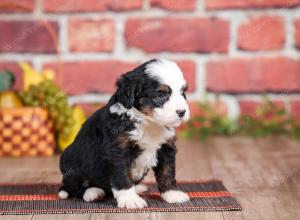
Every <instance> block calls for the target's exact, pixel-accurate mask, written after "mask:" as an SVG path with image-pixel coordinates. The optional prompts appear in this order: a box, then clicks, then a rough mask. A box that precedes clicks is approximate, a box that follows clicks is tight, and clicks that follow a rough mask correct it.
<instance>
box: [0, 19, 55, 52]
mask: <svg viewBox="0 0 300 220" xmlns="http://www.w3.org/2000/svg"><path fill="white" fill-rule="evenodd" d="M48 24H49V27H51V28H52V29H53V33H54V35H55V36H56V37H58V25H57V23H56V22H52V21H51V22H49V23H48ZM0 30H2V31H1V32H0V52H20V53H23V52H33V53H54V52H56V44H55V43H54V41H53V39H52V37H51V34H50V33H49V31H48V29H47V28H46V26H45V24H44V23H43V22H42V21H0Z"/></svg>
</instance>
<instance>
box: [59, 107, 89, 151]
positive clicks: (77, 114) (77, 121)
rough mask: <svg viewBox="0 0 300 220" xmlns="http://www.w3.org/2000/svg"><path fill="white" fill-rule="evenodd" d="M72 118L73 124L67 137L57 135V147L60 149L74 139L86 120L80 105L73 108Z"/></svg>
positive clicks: (64, 147)
mask: <svg viewBox="0 0 300 220" xmlns="http://www.w3.org/2000/svg"><path fill="white" fill-rule="evenodd" d="M73 120H74V125H73V127H72V129H71V132H70V134H69V135H68V137H64V136H63V135H61V134H59V135H58V147H59V149H60V150H61V151H64V150H65V149H66V148H67V147H68V146H69V145H70V144H71V143H72V142H73V141H74V140H75V138H76V135H77V134H78V132H79V130H80V128H81V125H82V124H83V123H84V122H85V121H86V115H85V113H84V111H83V109H82V108H81V107H80V106H75V107H74V108H73Z"/></svg>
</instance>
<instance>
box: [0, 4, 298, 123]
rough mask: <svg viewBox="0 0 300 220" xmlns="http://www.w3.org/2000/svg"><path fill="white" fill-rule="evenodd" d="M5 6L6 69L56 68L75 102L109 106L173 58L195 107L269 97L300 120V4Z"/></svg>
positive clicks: (241, 104)
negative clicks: (121, 86)
mask: <svg viewBox="0 0 300 220" xmlns="http://www.w3.org/2000/svg"><path fill="white" fill-rule="evenodd" d="M12 3H15V4H17V6H18V7H11V6H10V4H12ZM0 7H1V8H2V9H0V53H1V54H0V68H1V67H9V68H11V69H12V70H14V71H15V72H16V73H17V74H18V75H20V74H19V69H18V67H17V65H16V63H17V62H19V61H23V60H25V61H28V62H30V63H32V64H33V65H34V67H35V68H36V69H38V70H41V69H42V68H44V67H51V68H54V69H56V70H57V72H58V76H57V80H58V82H59V83H60V84H61V85H62V86H63V87H64V88H65V90H66V91H67V92H68V93H69V94H70V100H71V102H73V103H84V105H85V106H90V103H103V102H106V101H107V99H108V97H109V95H110V94H111V93H112V92H113V91H114V81H115V79H116V78H117V77H118V76H119V75H120V74H121V73H123V72H125V71H128V70H130V69H131V68H133V67H134V66H136V65H138V64H139V63H140V62H143V61H145V60H147V59H150V58H153V57H165V58H170V59H173V60H175V61H177V62H178V64H179V65H180V66H181V68H182V69H183V71H184V73H185V76H186V78H187V80H188V82H189V84H190V90H189V100H191V101H197V100H200V99H202V98H203V97H204V96H205V94H207V95H208V97H209V98H213V95H214V94H221V96H220V97H221V100H222V102H223V103H224V104H225V105H226V107H227V112H228V114H229V115H230V116H235V115H237V114H238V112H239V111H241V112H251V111H253V108H254V106H257V105H258V104H259V102H260V101H261V94H262V93H266V94H268V96H269V97H270V98H271V99H272V100H274V101H276V102H278V103H280V104H282V105H284V106H285V107H286V108H287V109H288V110H289V111H291V112H292V113H293V114H294V115H296V116H299V117H300V110H299V108H300V94H299V92H300V0H178V1H174V0H128V1H125V0H89V1H84V0H70V1H64V0H19V1H17V0H1V1H0ZM45 20H46V21H48V23H47V24H48V26H50V27H51V30H52V32H51V34H49V33H48V29H47V27H48V26H45V23H44V21H45ZM55 38H57V42H58V46H59V50H60V56H58V55H57V47H56V45H55V44H54V43H53V42H54V41H53V39H55ZM58 57H59V60H60V63H61V64H63V65H60V64H58V62H57V60H58V59H57V58H58ZM170 74H172V73H170ZM21 82H22V79H21V78H20V77H19V78H18V80H17V85H16V86H17V87H20V85H21Z"/></svg>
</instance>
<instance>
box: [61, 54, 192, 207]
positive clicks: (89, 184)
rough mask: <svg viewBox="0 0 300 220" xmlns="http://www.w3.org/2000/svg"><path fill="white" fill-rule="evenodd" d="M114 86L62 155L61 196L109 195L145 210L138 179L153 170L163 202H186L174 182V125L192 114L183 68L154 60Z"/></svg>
mask: <svg viewBox="0 0 300 220" xmlns="http://www.w3.org/2000/svg"><path fill="white" fill-rule="evenodd" d="M116 86H117V90H116V92H115V94H114V95H113V96H112V97H111V98H110V100H109V102H108V104H107V105H106V106H104V107H103V108H101V109H99V110H98V111H96V112H95V113H94V114H93V115H92V116H91V117H90V118H89V119H88V120H87V121H86V122H85V123H84V124H83V126H82V128H81V130H80V132H79V133H78V135H77V137H76V139H75V141H74V142H73V143H72V144H71V145H70V146H69V147H68V148H67V149H66V150H65V151H64V153H63V154H62V156H61V160H60V169H61V172H62V174H63V184H62V187H61V189H60V192H59V197H60V198H62V199H66V198H68V197H77V198H81V199H83V200H84V201H86V202H93V201H97V200H100V199H101V198H103V197H104V195H105V194H106V193H112V194H113V196H114V198H115V199H116V200H117V204H118V207H120V208H143V207H145V206H147V203H146V202H145V200H143V199H142V198H141V197H140V196H139V195H138V194H139V193H141V192H143V191H146V190H147V187H146V186H145V185H142V184H139V183H140V182H141V181H142V179H143V178H144V176H145V175H146V174H147V172H148V171H149V170H150V169H153V170H154V173H155V177H156V181H157V184H158V189H159V191H160V193H161V197H162V199H163V200H165V201H166V202H169V203H177V202H185V201H188V200H189V196H188V195H187V194H186V193H184V192H182V191H179V190H177V189H176V180H175V154H176V146H175V143H174V142H175V128H176V127H178V126H179V125H180V124H181V123H182V122H183V121H187V120H188V119H189V115H190V112H189V108H188V104H187V102H186V95H185V92H186V90H187V83H186V81H185V79H184V77H183V74H182V71H181V70H180V68H179V67H178V66H177V65H176V63H174V62H172V61H169V60H165V59H153V60H150V61H148V62H146V63H144V64H142V65H140V66H139V67H137V68H135V69H134V70H132V71H130V72H127V73H125V74H123V75H122V76H121V77H120V79H119V80H118V81H117V84H116Z"/></svg>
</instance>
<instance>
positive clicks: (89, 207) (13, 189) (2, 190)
mask: <svg viewBox="0 0 300 220" xmlns="http://www.w3.org/2000/svg"><path fill="white" fill-rule="evenodd" d="M147 185H148V187H149V191H148V192H146V193H144V194H142V197H143V198H144V199H145V200H146V201H147V204H148V206H147V207H145V208H142V209H121V208H118V207H117V202H116V200H115V199H113V198H112V196H106V197H105V198H104V199H102V200H101V201H99V202H94V203H87V202H83V201H82V200H79V199H66V200H61V199H59V198H58V196H57V192H58V189H59V187H60V185H59V184H47V183H45V184H26V185H25V184H0V214H2V215H25V214H53V213H57V214H66V213H101V212H104V213H120V212H199V211H238V210H242V207H241V206H240V204H239V203H238V202H237V201H236V199H235V198H233V197H232V195H231V194H230V193H229V192H228V191H227V189H226V188H225V187H224V185H223V184H222V182H221V181H219V180H211V181H197V182H179V183H178V188H179V189H180V190H182V191H185V192H187V193H188V194H189V196H190V198H191V200H190V201H188V202H185V203H173V204H169V203H167V202H164V201H163V200H161V198H160V196H159V193H158V191H157V187H156V184H154V183H147Z"/></svg>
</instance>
